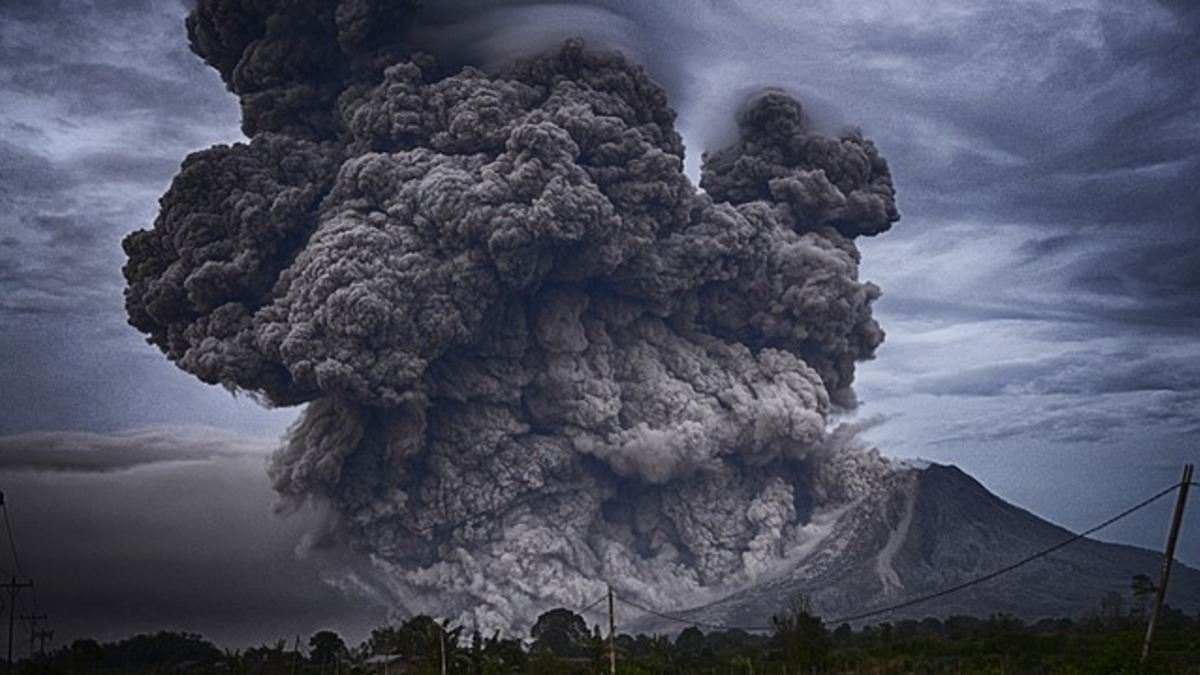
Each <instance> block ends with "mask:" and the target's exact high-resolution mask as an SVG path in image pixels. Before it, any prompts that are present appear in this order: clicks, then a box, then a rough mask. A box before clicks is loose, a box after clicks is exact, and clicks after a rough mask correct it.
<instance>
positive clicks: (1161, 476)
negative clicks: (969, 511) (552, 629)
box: [0, 0, 1200, 645]
mask: <svg viewBox="0 0 1200 675" xmlns="http://www.w3.org/2000/svg"><path fill="white" fill-rule="evenodd" d="M600 4H609V5H614V4H617V3H600ZM718 4H733V3H718ZM741 4H742V5H743V6H742V7H739V8H722V9H717V8H716V6H715V5H714V6H709V4H708V3H703V2H700V1H699V0H696V1H695V2H694V3H682V5H686V7H685V9H686V11H675V12H671V13H665V14H668V15H659V13H654V12H651V14H652V16H650V17H649V18H648V19H647V20H646V21H643V22H640V23H638V24H637V25H638V26H639V30H641V31H643V32H644V33H646V35H643V36H642V37H641V38H640V39H639V40H638V44H639V45H640V48H641V49H642V51H643V52H645V53H642V54H639V58H643V59H645V60H646V62H647V63H648V64H649V65H650V67H651V74H652V75H653V76H656V77H658V78H660V79H661V80H662V81H663V82H664V84H666V86H667V87H668V90H669V93H670V94H671V97H672V100H673V101H674V102H675V104H676V106H677V107H678V109H679V111H680V127H681V129H682V131H683V133H684V136H685V142H686V143H687V145H688V150H689V157H688V166H690V167H692V168H693V170H694V168H695V167H696V166H697V165H698V160H699V155H700V153H701V152H702V151H703V150H704V149H705V148H706V147H709V146H710V145H712V144H715V143H718V142H720V141H721V140H722V139H725V140H727V137H728V134H729V133H730V131H731V129H732V128H733V127H732V124H731V120H732V115H733V114H734V112H735V111H736V109H737V107H738V105H739V103H740V102H741V101H742V100H744V98H745V97H746V96H747V95H748V94H749V93H752V92H754V91H757V90H759V89H761V87H764V86H776V87H780V88H782V89H785V90H787V91H789V92H791V93H794V94H795V95H797V96H798V97H799V98H800V99H801V101H802V102H804V103H805V104H806V105H807V106H808V108H809V110H810V112H811V113H812V114H814V116H815V117H816V118H817V120H818V121H820V122H821V123H823V124H825V125H827V126H829V127H830V128H831V129H837V128H839V127H842V126H845V125H855V126H858V127H861V128H862V129H863V131H864V133H865V135H866V136H867V137H869V138H871V139H873V140H874V141H875V142H876V143H877V145H878V146H879V148H880V150H881V152H882V153H883V155H884V156H885V157H886V158H887V159H888V161H889V163H890V166H891V169H892V173H893V175H894V177H895V182H896V187H897V190H898V203H899V207H900V210H901V213H902V215H903V219H902V220H901V221H900V222H899V223H898V224H897V225H896V226H895V227H894V228H893V230H892V231H890V232H888V233H886V234H884V235H881V236H879V237H877V238H875V239H873V240H859V244H860V247H861V248H862V250H863V267H862V271H863V276H864V278H866V279H869V280H871V281H873V282H875V283H876V284H878V285H879V286H881V287H882V288H883V291H884V296H883V299H882V300H880V301H879V302H878V304H877V305H876V318H877V319H878V320H879V321H880V323H881V324H882V325H883V328H884V329H885V331H886V332H887V334H888V336H887V341H886V342H885V344H884V345H883V347H882V348H881V349H880V350H879V353H878V357H877V358H876V360H874V361H872V362H870V363H866V364H863V365H862V366H861V367H860V369H859V378H858V384H857V390H858V394H859V398H860V400H861V402H862V405H861V408H860V411H859V416H858V417H859V419H860V420H862V421H864V422H866V423H869V425H870V428H869V430H868V431H867V432H866V437H867V438H868V439H869V440H871V441H872V442H873V443H875V444H876V445H877V446H878V447H879V449H880V450H881V452H882V453H883V454H885V455H887V456H892V457H901V458H925V459H931V460H935V461H939V462H946V463H953V464H957V465H958V466H960V467H962V468H964V469H965V470H966V471H968V472H969V473H971V474H972V475H974V476H975V477H976V478H978V479H979V480H980V481H981V482H983V483H984V484H985V485H986V486H987V487H989V488H990V489H992V490H993V491H995V492H997V493H998V494H1000V495H1001V496H1003V497H1005V498H1006V499H1008V500H1010V501H1012V502H1014V503H1016V504H1018V505H1020V506H1022V507H1025V508H1027V509H1030V510H1031V511H1033V512H1035V513H1037V514H1038V515H1040V516H1042V517H1045V518H1047V519H1049V520H1051V521H1054V522H1056V523H1059V524H1062V525H1065V526H1067V527H1070V528H1072V529H1075V530H1080V529H1084V528H1087V527H1090V526H1092V525H1095V524H1097V523H1099V522H1101V521H1103V520H1104V519H1105V518H1107V517H1109V516H1111V515H1114V514H1115V513H1117V512H1119V511H1121V510H1122V509H1124V508H1125V507H1128V506H1130V505H1132V504H1134V503H1136V502H1138V501H1140V500H1141V499H1142V498H1144V497H1147V496H1149V495H1151V494H1153V493H1155V492H1157V491H1158V490H1159V489H1161V488H1163V487H1166V486H1168V485H1170V484H1171V483H1172V482H1173V481H1175V480H1177V478H1178V476H1179V472H1180V469H1181V465H1182V463H1183V462H1185V461H1194V460H1195V459H1196V458H1197V457H1198V456H1200V452H1198V451H1197V445H1196V442H1197V439H1198V438H1200V415H1198V413H1197V411H1198V410H1200V342H1198V340H1197V335H1198V329H1200V264H1198V263H1197V259H1198V254H1200V222H1198V219H1200V217H1198V216H1197V214H1198V213H1200V191H1198V190H1197V189H1196V188H1197V186H1198V185H1200V89H1197V87H1196V86H1195V82H1196V81H1197V80H1198V79H1200V9H1198V7H1200V6H1198V5H1196V4H1195V3H1194V2H1191V0H1157V1H1156V0H1061V1H1056V0H1039V1H1019V2H1006V3H995V2H989V1H986V0H922V1H917V2H853V3H851V2H835V1H833V0H824V1H820V0H818V1H813V2H783V1H778V2H767V1H763V2H755V3H741ZM186 11H187V10H186V7H185V6H184V5H183V4H182V3H162V2H150V1H145V2H134V1H130V0H122V1H120V2H117V1H116V0H96V1H93V2H87V3H82V2H67V1H66V0H62V1H61V2H45V1H37V0H28V1H24V2H22V1H21V0H16V1H14V0H9V1H7V2H5V3H3V4H0V489H2V490H4V492H5V494H6V496H7V497H8V503H9V507H10V512H11V515H12V517H13V526H14V531H15V534H16V537H17V542H18V546H19V547H20V548H21V555H22V559H21V563H22V564H23V566H24V568H25V571H26V572H28V573H29V574H30V576H33V577H35V579H36V580H37V583H38V596H37V600H38V602H39V603H40V604H41V605H43V607H42V609H44V610H46V611H48V612H49V613H50V614H51V615H52V617H54V619H53V620H54V622H55V623H56V625H57V627H60V628H61V629H62V630H61V632H59V633H57V634H56V639H59V640H62V639H69V638H70V637H71V636H72V635H78V634H85V633H90V634H92V635H96V636H98V637H118V636H120V635H124V634H128V632H129V631H127V630H126V628H128V629H130V630H143V629H156V628H160V627H166V628H170V627H172V626H170V625H165V624H167V623H169V622H175V623H176V624H177V626H176V627H178V628H179V629H188V630H198V631H202V632H204V633H205V634H206V635H210V636H212V637H213V638H215V639H220V640H223V641H224V642H225V644H229V645H237V644H256V643H261V642H274V640H276V639H278V638H280V637H285V636H290V635H291V634H292V633H297V632H299V633H302V634H306V633H311V632H312V631H314V630H316V629H318V628H321V627H323V626H320V625H314V624H313V621H314V620H315V619H310V618H309V617H313V616H316V614H315V613H313V612H312V610H311V608H314V607H319V608H321V611H322V612H324V616H328V617H329V618H330V620H331V621H335V622H337V627H338V628H339V629H341V630H343V631H345V632H346V633H347V634H349V635H352V636H354V637H356V638H359V639H361V637H362V636H363V632H364V631H365V630H366V628H367V627H369V626H370V625H374V624H377V623H379V622H381V621H382V614H381V612H380V610H379V609H378V608H373V607H363V606H361V605H356V604H354V603H352V602H351V601H349V600H346V599H344V598H342V597H341V596H340V595H339V594H338V593H337V592H336V591H335V590H333V589H331V588H329V587H327V586H325V585H323V584H322V583H320V581H319V576H320V575H319V571H318V570H316V569H315V568H314V567H313V566H312V565H311V564H308V563H306V562H305V561H302V560H297V559H295V558H294V556H293V554H292V549H293V548H294V547H295V545H296V544H297V543H298V540H299V536H300V535H299V533H300V532H301V531H302V529H303V524H304V518H306V517H309V516H306V515H305V514H301V515H300V516H299V518H293V519H291V520H281V519H279V518H277V517H275V516H273V515H271V513H270V510H269V504H270V502H271V494H270V489H269V487H268V484H267V479H266V474H265V470H264V465H265V461H266V459H265V458H266V456H267V455H268V454H269V452H270V450H271V448H272V447H273V446H274V443H275V440H274V439H275V438H276V437H278V435H279V434H280V433H282V431H283V430H284V429H285V428H286V426H287V425H288V424H289V422H290V421H291V420H293V419H294V418H295V416H296V411H294V410H280V411H266V410H264V409H262V408H261V407H259V406H258V405H257V404H255V403H254V402H253V401H251V400H248V399H246V398H244V397H243V398H234V397H232V396H230V395H229V394H228V393H226V392H225V391H224V390H222V389H219V388H214V387H210V386H207V385H204V384H201V383H200V382H198V381H197V380H195V379H194V378H192V377H191V376H189V375H186V374H184V373H182V372H180V371H178V370H177V369H176V368H175V367H174V366H173V365H172V364H170V363H169V362H168V361H167V360H166V359H165V358H163V357H162V355H161V354H160V353H159V352H158V351H157V350H156V349H154V348H152V347H149V346H147V345H146V344H145V343H144V341H143V339H142V336H141V335H140V334H138V333H137V332H136V331H135V330H133V329H132V328H129V327H128V326H127V325H126V323H125V312H124V309H123V304H122V289H123V281H122V277H121V266H122V264H123V262H124V254H123V253H122V251H121V247H120V242H121V240H122V238H123V237H124V236H125V235H126V234H128V233H129V232H131V231H133V230H136V229H141V228H146V227H149V226H150V225H151V223H152V222H153V219H154V215H155V211H156V206H157V199H158V197H159V195H161V194H162V193H163V191H164V190H165V189H166V187H167V186H168V184H169V182H170V179H171V177H172V176H173V175H174V173H175V172H176V171H177V169H178V166H179V163H180V161H181V160H182V159H183V157H184V156H185V155H186V154H187V153H188V152H190V151H193V150H197V149H201V148H204V147H207V146H209V145H211V144H214V143H222V142H224V143H230V142H236V141H238V140H240V139H241V138H242V136H241V134H240V132H239V130H238V121H239V119H238V108H237V101H236V99H235V98H234V97H233V96H232V95H230V94H227V93H226V92H225V91H224V89H223V86H222V84H221V82H220V79H219V78H218V76H217V74H216V73H215V72H214V71H211V70H209V69H207V68H206V67H205V66H204V65H203V63H202V62H201V61H200V60H199V59H198V58H197V57H195V56H194V55H192V54H191V53H190V52H189V50H188V48H187V43H186V37H185V34H184V29H183V24H182V21H183V16H184V15H185V13H186ZM647 36H648V37H647ZM618 41H619V40H618ZM647 45H649V46H650V47H647ZM667 56H670V58H667ZM1170 506H1171V505H1170V503H1169V500H1165V501H1163V502H1160V503H1158V504H1157V505H1156V506H1155V507H1154V508H1152V509H1148V510H1146V511H1145V512H1142V513H1140V514H1138V516H1137V517H1136V518H1131V519H1129V520H1127V521H1123V522H1122V523H1119V524H1118V525H1116V526H1114V527H1113V528H1111V529H1108V530H1105V531H1104V532H1103V533H1101V535H1100V538H1102V539H1108V540H1115V541H1122V542H1128V543H1134V544H1138V545H1143V546H1149V547H1153V548H1160V547H1161V546H1162V543H1163V540H1164V538H1165V534H1166V528H1167V524H1168V519H1169V512H1170ZM1192 511H1193V512H1195V511H1196V509H1195V507H1193V509H1192ZM1189 528H1190V529H1189V530H1187V531H1185V533H1184V539H1183V542H1182V543H1181V547H1182V558H1183V559H1184V560H1185V561H1187V562H1189V563H1191V564H1193V565H1197V564H1200V518H1197V517H1191V518H1190V519H1189ZM0 562H3V564H4V565H5V567H4V569H3V570H0V572H3V573H5V574H9V573H10V572H11V571H12V565H13V562H12V561H11V560H10V559H9V558H7V557H4V556H0ZM268 571H270V573H268ZM250 597H260V598H261V600H262V601H261V604H260V605H259V606H260V607H262V608H263V612H262V616H283V615H289V614H290V615H293V616H299V617H303V618H301V619H297V620H296V621H295V622H294V623H293V624H290V625H287V626H281V627H280V629H279V631H277V632H278V633H279V634H275V633H271V634H267V633H264V632H263V631H262V630H261V629H260V628H256V626H259V625H261V621H260V620H259V617H257V616H255V615H254V613H252V612H251V613H246V614H247V616H244V617H242V619H241V621H242V622H241V623H240V624H236V622H235V624H231V623H230V622H229V619H228V615H227V614H228V610H229V607H233V606H236V607H245V601H246V598H250ZM114 598H119V599H120V600H119V602H124V603H128V606H129V607H131V608H139V609H131V610H130V615H131V616H132V615H139V616H161V617H163V621H162V624H164V625H153V626H150V625H141V624H138V623H137V622H136V621H131V622H130V623H129V624H128V625H125V624H120V625H118V624H117V623H116V622H113V621H109V622H101V618H102V617H101V616H100V615H99V614H98V612H100V609H99V608H102V607H107V606H109V605H110V603H114V602H118V601H117V600H114ZM155 607H157V608H158V609H154V608H155ZM181 607H187V608H189V609H188V610H187V611H186V612H184V611H180V608H181ZM101 626H103V627H102V628H101Z"/></svg>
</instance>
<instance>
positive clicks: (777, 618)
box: [771, 596, 832, 668]
mask: <svg viewBox="0 0 1200 675" xmlns="http://www.w3.org/2000/svg"><path fill="white" fill-rule="evenodd" d="M771 626H772V627H773V628H774V630H775V634H774V637H773V640H772V642H773V643H774V646H775V648H777V649H778V650H779V651H780V652H781V653H782V656H783V659H784V661H785V662H786V663H789V664H791V665H793V666H798V667H805V666H807V667H814V668H823V667H824V666H825V661H826V660H827V659H828V658H829V650H830V647H831V642H832V641H831V639H830V637H829V631H827V630H825V624H824V623H823V622H822V621H821V618H820V617H818V616H816V615H815V614H813V613H812V605H811V603H810V602H809V600H808V598H807V597H804V596H800V597H798V598H795V599H794V600H792V603H791V606H790V607H789V608H788V610H787V611H785V612H783V613H781V614H775V615H773V616H772V617H771Z"/></svg>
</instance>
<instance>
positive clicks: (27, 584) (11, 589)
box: [0, 575, 33, 675]
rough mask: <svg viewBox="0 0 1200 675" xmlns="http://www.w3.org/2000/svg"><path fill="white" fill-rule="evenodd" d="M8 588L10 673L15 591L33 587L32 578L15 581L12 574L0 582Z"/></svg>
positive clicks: (11, 668) (15, 614)
mask: <svg viewBox="0 0 1200 675" xmlns="http://www.w3.org/2000/svg"><path fill="white" fill-rule="evenodd" d="M0 586H3V587H4V588H7V589H8V667H7V672H8V675H12V670H13V654H12V647H13V624H14V623H15V622H16V619H17V613H16V610H17V591H19V590H21V589H22V588H33V579H30V580H28V581H17V577H16V575H13V577H12V580H11V581H9V582H8V583H6V584H0Z"/></svg>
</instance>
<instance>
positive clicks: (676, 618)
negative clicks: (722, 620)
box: [616, 595, 771, 631]
mask: <svg viewBox="0 0 1200 675" xmlns="http://www.w3.org/2000/svg"><path fill="white" fill-rule="evenodd" d="M616 597H617V600H620V601H621V602H623V603H625V604H626V605H629V606H630V607H633V608H634V609H637V610H640V611H643V612H645V613H647V614H652V615H654V616H657V617H659V618H662V619H667V620H668V621H674V622H676V623H686V624H688V625H689V626H698V627H702V628H711V629H713V630H744V631H761V630H770V629H771V627H770V626H722V625H718V624H715V623H706V622H704V621H697V620H695V619H685V618H683V617H680V616H673V615H671V614H667V613H665V612H660V611H658V610H655V609H650V608H649V607H645V606H643V605H639V604H638V603H636V602H634V601H632V600H626V599H625V598H622V597H621V596H619V595H618V596H616Z"/></svg>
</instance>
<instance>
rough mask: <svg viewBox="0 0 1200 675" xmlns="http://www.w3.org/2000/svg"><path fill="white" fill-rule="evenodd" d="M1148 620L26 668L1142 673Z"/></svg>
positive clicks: (50, 662)
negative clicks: (613, 664)
mask: <svg viewBox="0 0 1200 675" xmlns="http://www.w3.org/2000/svg"><path fill="white" fill-rule="evenodd" d="M1144 618H1145V617H1144V611H1143V609H1142V608H1140V607H1134V608H1132V609H1128V610H1127V609H1126V608H1125V607H1124V604H1123V603H1122V602H1121V598H1120V596H1118V595H1116V594H1110V595H1109V596H1106V597H1105V598H1104V599H1103V600H1102V601H1101V602H1100V604H1099V606H1098V607H1097V609H1096V610H1095V611H1093V612H1091V613H1089V614H1088V615H1087V616H1085V617H1083V618H1081V619H1077V620H1075V619H1053V620H1043V621H1038V622H1036V623H1026V622H1024V621H1021V620H1019V619H1017V618H1014V617H1012V616H1007V615H994V616H991V617H988V618H978V617H969V616H952V617H949V618H946V619H938V618H929V619H925V620H922V621H916V620H904V621H897V622H894V623H893V622H885V623H880V624H875V625H870V626H865V627H860V628H854V627H851V626H850V625H848V624H842V625H840V626H837V627H833V628H832V629H831V628H830V627H828V626H826V625H825V624H824V623H823V622H822V621H821V619H820V617H818V616H817V615H816V614H814V613H813V612H812V611H811V610H810V608H809V607H808V605H807V603H805V602H804V601H803V600H802V599H801V600H800V601H797V602H794V603H793V604H792V606H791V607H790V609H789V610H788V611H785V612H782V613H780V614H776V615H775V616H773V617H771V622H770V624H771V626H772V630H771V631H770V632H767V633H751V632H747V631H744V630H739V629H730V630H709V631H707V632H706V631H704V630H701V629H700V628H698V627H695V626H689V627H686V628H684V629H683V630H682V631H681V632H679V633H678V634H677V635H675V636H673V637H669V636H665V635H636V636H631V635H627V634H618V635H617V636H616V637H615V638H614V639H613V640H612V641H611V642H610V640H609V639H608V637H607V636H606V635H604V634H603V632H602V631H601V629H600V627H599V626H591V627H589V626H588V623H587V621H586V620H585V619H584V618H583V617H582V616H580V615H579V614H577V613H575V612H573V611H571V610H569V609H565V608H558V609H553V610H550V611H548V612H545V613H543V614H542V615H541V616H539V617H538V619H537V621H536V623H535V624H534V625H533V628H532V629H531V630H530V633H529V635H528V636H527V637H524V638H523V639H517V638H514V637H506V636H501V635H500V634H499V633H495V634H492V635H490V636H488V635H482V634H480V633H479V632H477V631H476V632H472V633H469V634H468V633H467V632H465V631H464V629H463V628H462V627H461V626H454V625H451V623H450V622H449V621H445V620H441V621H439V620H437V619H434V618H433V617H429V616H417V617H414V618H412V619H409V620H407V621H404V622H403V623H397V624H394V625H387V626H381V627H379V628H376V629H374V630H373V631H372V632H371V634H370V636H369V637H368V638H367V639H366V640H365V641H364V642H363V643H362V644H360V645H358V646H356V647H350V646H349V645H347V644H346V642H345V641H344V639H343V638H342V637H341V636H340V635H338V634H337V633H336V632H334V631H329V630H323V631H319V632H317V633H315V634H313V635H312V636H310V637H309V638H308V640H307V641H305V642H304V643H300V642H299V641H296V642H294V643H292V644H291V645H289V644H288V643H287V642H286V641H283V640H281V641H279V642H278V643H276V644H274V645H263V646H260V647H254V648H250V649H246V650H229V649H221V648H219V647H218V646H216V645H215V644H213V643H211V642H209V641H208V640H206V639H204V638H203V637H202V636H200V635H196V634H189V633H178V632H168V631H162V632H158V633H155V634H143V635H137V636H134V637H131V638H126V639H123V640H119V641H116V642H111V643H103V644H102V643H99V642H97V641H96V640H92V639H78V640H75V641H74V642H72V643H71V644H70V645H65V646H62V647H59V648H58V649H56V650H52V651H49V652H47V653H45V654H39V655H35V656H31V657H29V658H26V659H25V660H23V661H21V662H19V663H17V664H15V665H16V672H18V673H21V674H23V675H42V674H45V675H53V674H59V673H61V674H75V673H108V674H111V675H120V674H129V675H141V674H150V673H154V674H159V673H222V674H226V675H343V674H345V675H366V674H369V673H385V674H387V675H401V674H404V675H442V674H445V675H521V674H530V675H552V674H553V675H559V674H563V675H601V674H603V673H607V672H609V667H610V661H609V659H610V649H612V648H615V652H616V657H617V671H618V672H619V673H622V674H626V675H685V674H686V675H692V674H701V675H703V674H708V675H771V674H779V675H806V674H811V675H831V674H836V675H850V674H863V675H865V674H868V673H869V674H871V675H884V674H927V675H942V674H951V673H953V674H954V675H972V674H987V675H994V674H1001V673H1002V674H1005V675H1123V674H1126V673H1128V674H1130V675H1133V674H1134V673H1138V661H1139V656H1140V654H1141V649H1142V640H1143V636H1144V631H1145V622H1144ZM1159 626H1160V628H1159V632H1158V633H1157V634H1156V635H1157V637H1156V640H1155V643H1154V649H1153V651H1152V653H1151V655H1152V658H1151V661H1150V664H1149V667H1148V668H1147V669H1146V670H1145V675H1200V617H1194V616H1189V615H1186V614H1184V613H1182V612H1179V611H1175V610H1171V609H1169V608H1168V610H1167V611H1166V612H1165V613H1164V615H1163V616H1162V617H1161V618H1160V623H1159Z"/></svg>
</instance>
